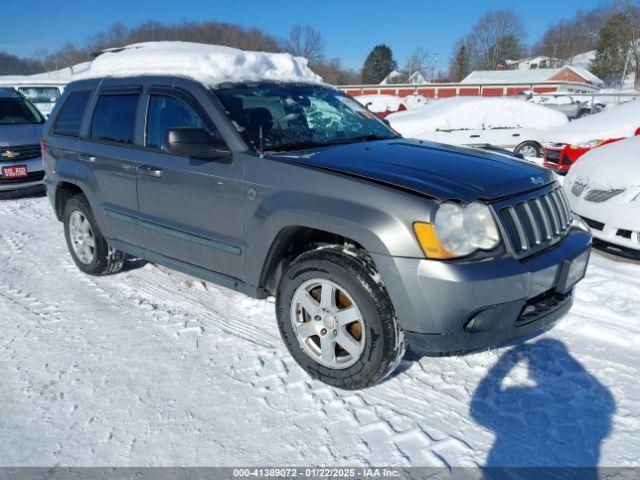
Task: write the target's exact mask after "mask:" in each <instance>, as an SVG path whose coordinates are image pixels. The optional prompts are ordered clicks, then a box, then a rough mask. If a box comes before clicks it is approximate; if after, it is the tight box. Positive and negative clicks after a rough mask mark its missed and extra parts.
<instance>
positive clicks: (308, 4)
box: [0, 0, 601, 68]
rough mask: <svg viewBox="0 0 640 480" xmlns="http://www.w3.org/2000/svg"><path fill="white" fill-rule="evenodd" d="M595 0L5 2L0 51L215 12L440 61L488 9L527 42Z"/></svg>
mask: <svg viewBox="0 0 640 480" xmlns="http://www.w3.org/2000/svg"><path fill="white" fill-rule="evenodd" d="M598 4H601V2H600V1H590V0H561V1H560V0H536V1H535V2H533V1H515V0H514V1H472V0H455V1H451V0H441V1H431V0H422V1H419V0H415V1H414V0H404V1H395V2H386V1H380V0H378V1H373V0H369V1H360V0H340V1H337V0H322V1H321V2H320V1H305V0H280V1H278V0H270V1H258V0H241V1H237V0H226V1H221V0H195V1H189V0H182V1H179V2H178V1H175V0H126V1H125V0H100V1H96V2H94V1H91V0H53V1H51V0H50V1H41V0H38V1H33V0H18V1H15V0H14V1H10V2H9V3H8V4H7V5H4V7H3V14H2V15H0V50H4V51H7V52H9V53H13V54H16V55H19V56H29V55H31V54H33V53H34V52H36V51H37V50H40V49H43V48H46V49H48V50H49V51H53V50H55V49H57V48H59V47H60V46H62V45H63V44H64V43H65V42H67V41H71V42H81V41H82V40H84V39H85V38H86V37H88V36H91V35H93V34H95V33H97V32H98V31H101V30H106V29H107V28H108V27H109V26H110V25H111V24H112V23H115V22H122V23H124V24H126V25H129V26H135V25H137V24H139V23H141V22H143V21H144V20H147V19H155V20H159V21H161V22H177V21H180V20H184V19H186V20H205V19H216V20H219V21H225V22H231V23H238V24H241V25H243V26H247V27H254V26H255V27H260V28H262V29H264V30H266V31H268V32H269V33H271V34H273V35H275V36H279V37H284V36H286V35H287V33H288V31H289V29H290V28H291V26H292V25H293V24H296V23H302V24H305V23H308V24H310V25H312V26H313V27H315V28H317V29H318V30H320V31H321V32H322V34H323V36H324V38H325V40H326V43H327V55H328V56H329V57H340V58H342V59H343V61H344V63H345V65H347V66H349V67H352V68H360V67H361V66H362V62H363V61H364V58H365V56H366V55H367V53H368V52H369V51H370V50H371V48H372V47H373V46H374V45H376V44H378V43H386V44H388V45H389V46H390V47H391V48H392V50H393V52H394V55H395V57H396V59H397V60H398V62H399V63H400V64H401V65H402V64H404V62H405V60H406V58H407V57H408V55H409V54H410V53H411V51H412V50H413V49H414V48H416V47H423V48H426V49H428V50H429V51H431V52H432V53H434V54H438V56H439V64H440V67H445V66H446V64H447V59H448V57H449V53H450V51H451V46H452V45H453V43H454V42H455V40H456V39H457V38H459V37H460V36H461V35H464V34H465V33H467V32H468V31H469V29H470V28H471V26H472V25H473V24H474V23H475V22H476V20H477V19H478V18H479V17H480V16H481V15H482V14H483V13H484V12H485V11H486V10H487V9H497V8H507V7H508V8H512V9H514V10H515V11H517V12H518V13H520V14H521V15H522V17H523V20H524V25H525V28H526V30H527V33H528V37H527V38H526V39H525V42H526V43H533V42H535V40H536V39H537V38H538V37H539V36H540V35H541V34H542V33H543V32H544V30H545V28H546V26H547V25H548V24H549V23H551V22H554V21H556V20H558V19H560V18H563V17H571V16H573V15H574V14H575V12H576V11H578V10H579V9H581V8H582V9H588V8H591V7H593V6H596V5H598Z"/></svg>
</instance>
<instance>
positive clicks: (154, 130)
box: [147, 95, 206, 148]
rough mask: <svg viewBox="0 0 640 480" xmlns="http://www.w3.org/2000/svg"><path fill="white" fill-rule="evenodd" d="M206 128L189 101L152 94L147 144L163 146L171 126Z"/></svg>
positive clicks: (156, 146)
mask: <svg viewBox="0 0 640 480" xmlns="http://www.w3.org/2000/svg"><path fill="white" fill-rule="evenodd" d="M179 127H190V128H204V129H206V127H205V125H204V123H203V122H202V120H201V119H200V116H199V115H198V114H197V113H196V112H195V111H194V110H193V109H192V108H191V107H190V106H189V104H188V103H186V102H184V101H182V100H180V99H178V98H175V97H169V96H165V95H151V98H150V99H149V114H148V118H147V146H148V147H153V148H162V145H163V144H164V139H165V136H166V134H167V130H169V129H171V128H179Z"/></svg>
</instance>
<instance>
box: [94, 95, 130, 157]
mask: <svg viewBox="0 0 640 480" xmlns="http://www.w3.org/2000/svg"><path fill="white" fill-rule="evenodd" d="M138 96H139V95H137V94H126V95H101V96H100V97H99V98H98V101H97V103H96V108H95V110H94V112H93V118H92V119H91V139H93V140H99V141H102V142H116V143H124V144H126V145H133V142H134V138H135V134H134V129H135V123H136V109H137V107H138Z"/></svg>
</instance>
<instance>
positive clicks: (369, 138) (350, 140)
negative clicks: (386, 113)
mask: <svg viewBox="0 0 640 480" xmlns="http://www.w3.org/2000/svg"><path fill="white" fill-rule="evenodd" d="M395 138H398V137H385V136H383V135H375V134H369V135H360V136H359V137H353V138H346V139H344V140H341V141H339V142H335V144H344V143H358V142H372V141H375V140H393V139H395Z"/></svg>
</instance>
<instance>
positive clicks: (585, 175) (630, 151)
mask: <svg viewBox="0 0 640 480" xmlns="http://www.w3.org/2000/svg"><path fill="white" fill-rule="evenodd" d="M566 182H567V185H570V184H573V183H575V182H579V183H583V184H585V185H588V186H589V187H590V188H598V189H603V190H607V189H617V188H625V189H629V188H633V187H640V137H631V138H627V139H625V140H621V141H619V142H614V143H609V144H607V145H603V146H602V147H598V148H594V149H592V150H590V151H588V152H587V153H585V154H584V155H583V156H581V157H580V158H579V159H578V161H577V162H576V163H575V164H574V165H573V166H572V167H571V169H570V170H569V173H568V174H567V177H566Z"/></svg>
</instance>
